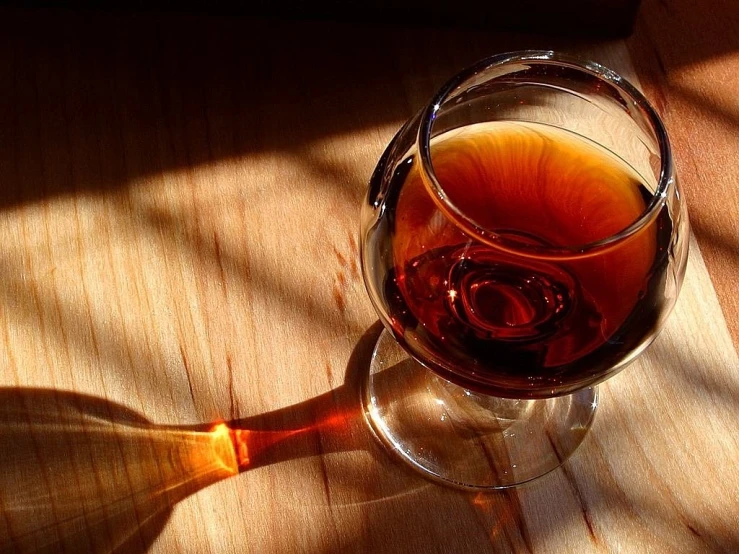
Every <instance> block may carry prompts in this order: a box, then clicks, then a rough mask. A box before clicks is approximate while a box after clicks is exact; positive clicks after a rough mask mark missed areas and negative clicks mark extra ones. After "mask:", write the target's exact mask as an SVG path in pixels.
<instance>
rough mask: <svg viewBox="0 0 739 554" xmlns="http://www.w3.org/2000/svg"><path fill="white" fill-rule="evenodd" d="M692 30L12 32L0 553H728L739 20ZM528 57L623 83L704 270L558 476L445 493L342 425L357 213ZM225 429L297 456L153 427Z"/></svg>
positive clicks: (236, 23) (738, 318)
mask: <svg viewBox="0 0 739 554" xmlns="http://www.w3.org/2000/svg"><path fill="white" fill-rule="evenodd" d="M697 10H698V8H693V7H691V3H690V2H687V1H685V0H679V1H675V2H672V1H670V0H668V2H666V3H658V2H650V1H647V2H645V5H644V6H643V9H642V13H641V15H640V19H639V21H638V22H637V29H636V33H635V35H634V36H633V37H631V38H630V39H628V40H627V41H625V42H622V41H609V42H598V41H588V42H573V41H565V40H562V39H553V38H547V37H542V36H522V35H512V34H500V33H498V34H493V33H486V32H483V31H479V30H478V31H470V30H442V29H423V28H414V29H406V28H402V27H392V28H390V27H388V28H377V27H362V26H358V25H349V24H343V25H342V24H335V23H311V24H301V23H276V22H253V21H248V20H231V21H229V20H225V19H218V18H213V19H199V20H198V19H190V18H187V17H170V18H165V17H153V16H149V17H125V16H118V17H112V16H106V15H101V14H82V15H73V14H55V13H11V12H6V13H4V14H3V15H4V17H2V19H1V20H0V83H2V85H3V86H2V89H0V176H1V178H2V188H1V189H0V214H1V215H0V276H1V278H2V283H3V285H4V286H3V287H2V288H1V289H0V333H1V337H2V339H1V345H2V346H0V385H1V386H2V387H3V388H2V389H0V401H2V402H0V403H1V404H2V406H3V407H2V408H0V473H2V474H3V475H4V476H3V477H0V489H1V490H2V491H3V494H2V495H0V511H2V513H3V516H4V517H3V518H0V544H2V549H4V550H8V551H14V550H15V551H23V550H32V549H33V548H40V549H46V551H50V552H55V551H64V550H65V549H66V551H68V552H83V551H97V552H110V551H113V550H116V549H117V550H118V551H119V552H145V551H150V552H161V553H169V552H217V553H227V552H239V553H245V552H259V553H263V552H275V553H277V552H308V553H332V552H398V553H406V552H408V553H410V552H439V553H441V552H475V553H477V552H535V553H539V552H736V551H739V528H738V527H737V525H736V522H737V519H739V469H737V468H738V467H739V433H737V421H739V359H738V358H737V351H736V344H737V343H738V342H737V341H738V340H739V304H737V300H736V297H735V295H734V291H735V290H736V286H735V285H734V276H735V275H736V274H737V270H739V259H738V258H737V251H739V228H738V227H737V220H736V215H735V214H736V213H737V211H739V176H738V175H737V166H736V160H735V158H736V154H737V151H738V149H737V147H738V146H739V141H738V139H737V132H736V130H737V122H739V103H737V102H738V101H737V96H736V94H735V91H736V90H737V88H738V87H739V43H737V42H736V41H737V39H736V37H737V36H739V20H738V15H737V10H736V8H735V7H734V6H733V5H732V3H731V2H730V1H728V0H727V1H726V2H724V3H719V2H717V3H716V5H715V6H714V7H713V9H709V8H707V7H703V8H701V11H700V12H698V11H697ZM522 47H554V48H558V49H564V50H567V51H569V52H574V53H580V54H582V55H585V56H588V57H591V58H594V59H596V60H597V61H600V62H601V63H604V64H605V65H608V66H610V67H612V68H613V69H615V70H617V71H619V72H621V73H623V74H624V75H625V76H627V77H629V78H630V79H633V80H634V81H635V82H637V83H641V85H642V87H643V88H644V89H645V90H646V92H647V95H648V96H649V97H650V98H652V99H653V100H654V101H655V104H656V105H657V107H658V110H659V111H660V112H661V113H662V114H663V115H664V117H665V120H666V123H667V126H668V130H669V131H670V133H671V136H672V139H673V143H674V147H675V152H676V157H677V168H678V173H679V176H680V180H681V184H682V186H683V187H684V190H685V192H686V196H687V198H688V202H689V206H690V208H691V218H692V223H693V226H694V229H695V231H696V233H695V234H696V239H697V242H696V241H694V242H693V244H692V251H691V257H690V262H689V267H688V274H687V277H686V281H685V285H684V288H683V291H682V294H681V297H680V300H679V302H678V305H677V308H676V310H675V312H674V314H673V316H672V317H671V319H670V321H669V323H668V325H667V328H666V329H665V331H664V333H663V334H662V336H661V337H660V338H659V339H658V341H657V342H656V343H655V344H654V345H653V346H652V347H651V348H650V350H649V351H648V352H647V353H646V354H645V355H644V356H643V357H642V358H641V359H640V360H639V361H638V362H636V363H635V364H634V365H633V366H631V367H630V368H629V369H627V370H626V371H624V372H622V373H621V374H619V375H618V376H617V377H615V378H613V379H612V380H610V381H609V382H607V383H606V384H604V385H603V386H602V388H601V391H602V404H601V408H600V409H599V413H598V416H597V419H596V423H595V425H594V428H593V430H592V432H591V433H590V435H589V436H588V438H587V439H586V441H585V443H584V444H583V446H582V447H581V448H580V450H579V451H578V452H577V453H576V455H575V456H574V457H573V458H572V459H571V460H570V461H568V462H567V463H566V464H565V465H564V466H563V468H562V469H560V470H557V471H556V472H554V473H553V474H551V475H549V476H547V477H545V478H543V479H540V480H538V481H536V482H534V483H533V484H530V485H528V486H525V487H522V488H520V489H515V490H510V491H506V492H501V493H495V494H472V493H462V492H458V491H455V490H449V489H445V488H441V487H439V486H436V485H432V484H431V483H429V482H427V481H425V480H423V479H422V478H420V477H417V476H416V475H415V474H413V473H411V472H409V471H408V470H406V468H405V467H404V466H401V465H399V464H398V463H396V462H394V461H393V460H392V459H391V458H390V457H388V456H387V455H386V453H385V451H384V450H383V449H382V448H380V447H379V446H378V445H377V444H376V443H375V442H374V440H373V438H372V437H371V435H370V433H369V431H368V430H367V428H366V427H365V425H364V422H363V420H362V417H361V414H360V412H359V407H358V405H357V395H356V394H355V393H356V389H355V386H354V385H355V384H356V381H357V376H358V375H360V374H361V371H362V370H363V368H364V366H365V364H366V363H367V359H368V355H369V352H370V351H371V346H372V340H373V339H374V338H376V337H377V333H378V327H377V324H376V321H377V317H376V316H375V314H374V313H373V311H372V308H371V306H370V303H369V300H368V298H367V296H366V294H365V292H364V288H363V284H362V282H361V276H360V274H359V270H358V266H357V257H358V253H357V242H356V237H357V230H358V221H359V218H358V214H359V205H360V201H361V198H362V196H363V193H364V187H365V183H366V182H367V180H368V177H369V175H370V173H371V171H372V169H373V168H374V165H375V163H376V161H377V159H378V158H379V156H380V154H381V153H382V150H383V148H384V146H385V145H386V143H387V142H388V141H389V139H390V138H391V137H392V135H393V133H394V132H395V130H396V129H397V128H398V126H399V125H400V124H401V123H402V122H403V121H404V120H405V119H407V118H408V117H409V116H410V115H411V114H412V113H414V112H415V111H416V110H417V109H418V108H419V107H420V106H421V105H423V103H424V102H425V101H426V100H427V99H428V97H429V95H430V94H431V93H432V92H433V91H434V90H435V89H436V88H437V87H438V86H439V85H440V84H441V83H442V82H443V81H444V80H445V79H446V78H447V77H448V76H450V75H451V74H453V73H454V72H456V71H457V70H459V69H460V68H461V67H463V66H465V65H468V64H469V63H470V62H472V61H475V60H476V59H478V58H481V57H483V56H486V55H489V54H492V53H495V52H500V51H506V50H513V49H519V48H522ZM732 337H733V341H732ZM144 418H145V419H144ZM233 419H241V420H242V424H243V425H244V426H245V427H248V428H253V429H260V430H262V431H264V433H267V434H265V435H264V436H265V437H266V436H268V433H269V432H270V430H272V431H274V430H276V429H280V428H286V429H300V430H301V432H300V433H297V434H295V435H294V436H292V438H291V439H290V440H282V443H281V445H280V444H278V445H277V446H276V447H274V448H271V447H270V448H271V449H267V448H265V450H264V452H265V454H264V455H263V456H262V457H261V458H258V459H253V460H252V461H250V469H249V470H248V471H245V472H243V473H241V474H240V475H238V476H234V477H231V478H229V479H225V480H220V479H222V478H223V477H227V476H229V475H232V474H233V473H234V471H233V468H232V466H231V464H232V461H228V460H226V461H224V460H225V458H223V456H222V455H221V454H220V452H221V450H220V446H219V445H221V446H222V443H221V442H219V441H221V438H222V436H221V435H218V433H217V432H215V433H210V434H208V435H202V434H197V433H195V434H192V433H189V432H187V431H185V430H181V429H180V430H173V429H171V428H170V427H169V426H193V428H197V429H200V430H204V429H208V428H210V423H212V422H216V421H222V420H233ZM145 420H146V421H145ZM8 426H11V427H12V429H11V427H8ZM8 429H11V431H12V432H11V431H8ZM132 429H133V430H132ZM204 436H207V437H209V438H208V439H207V440H204V439H202V437H204ZM270 436H271V435H270ZM100 437H103V438H105V437H107V440H103V439H101V438H100ZM193 437H195V438H193ZM264 440H265V441H266V440H267V439H264ZM206 443H207V444H206ZM183 444H184V445H191V446H187V447H183V446H182V445H183ZM265 444H266V443H265ZM203 445H205V446H203ZM214 445H216V446H214ZM173 452H175V453H176V454H173ZM188 475H190V476H193V477H192V478H191V479H190V478H188ZM216 481H218V482H217V483H216V484H212V485H210V486H207V487H205V485H208V484H210V483H211V482H216ZM198 489H200V490H198ZM88 491H89V495H88V494H87V493H88ZM75 514H77V515H75ZM44 518H46V519H44ZM65 522H66V523H65Z"/></svg>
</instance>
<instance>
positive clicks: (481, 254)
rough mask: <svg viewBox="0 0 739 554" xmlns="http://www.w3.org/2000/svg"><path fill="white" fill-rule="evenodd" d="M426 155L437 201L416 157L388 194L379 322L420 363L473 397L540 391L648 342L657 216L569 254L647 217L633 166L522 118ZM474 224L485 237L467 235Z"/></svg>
mask: <svg viewBox="0 0 739 554" xmlns="http://www.w3.org/2000/svg"><path fill="white" fill-rule="evenodd" d="M431 152H432V162H433V166H434V172H435V174H436V176H437V179H438V181H439V183H440V184H441V187H442V189H443V193H444V195H445V202H444V203H442V202H440V201H438V200H435V198H434V196H432V194H431V193H430V192H429V188H428V187H427V186H426V184H424V182H423V179H422V175H421V173H420V172H419V168H418V164H417V163H416V162H415V161H414V158H413V156H409V157H408V158H407V159H406V161H405V162H403V163H402V164H400V165H399V167H398V168H397V170H396V173H395V176H394V180H395V182H394V183H393V184H392V185H391V188H393V187H394V188H395V189H396V190H397V191H398V192H397V194H396V195H395V196H394V197H393V198H389V199H388V200H387V202H388V204H389V205H388V206H387V209H388V210H389V211H390V213H392V216H391V230H390V238H389V240H390V245H391V257H392V261H391V266H392V267H391V269H390V271H388V273H387V275H386V277H385V283H384V295H385V300H386V305H387V310H388V312H387V315H388V319H389V323H390V325H391V327H392V329H393V332H394V334H395V335H396V337H397V338H398V339H399V340H400V341H401V343H402V344H403V345H404V346H405V347H406V348H407V349H408V350H410V351H411V352H412V353H413V354H414V355H416V357H417V358H418V359H420V360H421V361H423V362H424V363H426V364H427V365H429V366H430V367H431V368H432V369H435V370H436V371H438V372H439V373H440V374H442V375H443V376H444V377H446V378H448V379H450V380H452V381H454V382H456V383H457V384H460V385H462V386H465V387H468V388H471V389H475V390H480V391H483V392H486V393H489V394H496V395H501V396H511V397H543V396H551V395H553V394H564V393H567V392H571V391H572V390H575V389H578V388H580V387H582V386H584V385H586V384H590V383H593V382H596V381H598V380H601V379H603V378H605V377H606V376H607V375H608V374H609V372H610V371H612V370H613V368H614V367H615V366H617V365H618V364H619V363H621V362H622V361H624V360H625V359H627V358H628V357H629V356H630V355H631V354H632V353H633V352H634V351H635V350H636V349H638V348H639V347H640V346H642V345H643V344H645V343H646V342H647V341H648V340H649V338H651V336H653V335H654V333H655V332H656V324H657V321H658V320H659V319H660V317H661V312H662V305H663V304H664V300H663V298H664V294H663V290H662V289H663V286H664V285H663V283H664V273H665V271H666V269H667V265H668V260H667V255H666V252H667V250H668V247H669V241H670V235H671V222H670V220H669V216H668V214H667V209H666V208H664V209H663V212H662V213H661V214H660V216H659V217H658V218H657V219H655V220H654V221H653V222H652V223H650V224H649V225H647V226H645V227H644V228H642V229H641V230H639V231H638V232H637V233H635V234H634V235H632V236H630V237H629V238H628V239H625V240H622V241H619V242H617V243H615V244H613V245H610V246H606V247H602V248H596V249H592V250H588V251H587V255H584V254H582V253H579V254H578V252H579V249H578V247H579V246H582V245H586V244H590V243H594V242H596V241H600V240H603V239H607V238H609V237H611V236H613V235H614V234H617V233H619V232H620V231H622V230H624V229H625V228H627V227H628V226H629V225H630V224H632V223H633V222H634V221H636V220H637V219H639V217H640V215H641V214H642V213H644V211H645V210H646V208H647V204H648V203H649V201H650V200H651V194H650V193H649V192H648V189H647V187H646V186H645V185H644V184H643V180H642V178H641V177H640V176H639V175H638V174H637V173H636V172H635V171H634V170H633V169H632V168H631V167H630V166H629V165H627V164H626V163H625V162H624V161H622V160H621V159H620V158H618V157H616V156H615V155H614V154H612V153H610V152H609V151H608V150H606V149H605V148H602V147H600V146H598V145H596V144H595V143H593V142H591V141H588V140H586V139H584V138H582V137H580V136H578V135H575V134H573V133H569V132H566V131H563V130H560V129H556V128H553V127H549V126H546V125H541V124H532V123H523V122H494V123H485V124H478V125H472V126H469V127H463V128H461V129H456V130H454V131H451V132H448V133H445V134H444V135H442V136H440V137H437V138H436V139H434V141H433V143H432V146H431ZM450 204H451V205H452V206H454V208H455V210H456V211H455V210H454V209H451V210H450V209H449V208H448V206H449V205H450ZM455 214H456V215H455ZM459 214H464V221H462V219H461V218H460V216H459ZM455 220H456V223H455ZM470 221H471V222H474V226H475V227H476V228H478V229H482V230H484V231H485V232H486V233H487V235H486V236H487V237H488V238H485V236H482V235H475V234H473V233H472V232H470V231H469V230H468V231H465V230H464V229H470V228H471V226H470V225H469V222H470ZM465 222H467V224H466V225H465ZM496 237H499V238H502V239H504V240H503V241H500V240H498V239H497V238H496ZM506 241H507V242H506ZM504 244H507V245H508V247H507V248H506V247H504ZM511 245H513V247H511ZM552 252H559V254H557V255H551V253H552ZM562 252H571V255H569V256H564V255H562V254H561V253H562Z"/></svg>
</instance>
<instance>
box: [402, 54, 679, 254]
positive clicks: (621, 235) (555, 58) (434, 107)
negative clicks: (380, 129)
mask: <svg viewBox="0 0 739 554" xmlns="http://www.w3.org/2000/svg"><path fill="white" fill-rule="evenodd" d="M519 62H539V63H542V64H546V63H548V62H552V63H553V64H557V65H560V66H565V67H569V68H571V69H575V70H578V71H582V72H583V73H586V74H589V75H591V76H594V77H596V78H598V79H601V80H603V81H605V82H607V83H608V84H610V85H611V86H613V87H615V88H616V89H617V90H619V91H620V92H621V93H623V94H625V95H626V96H627V97H628V98H629V99H630V100H632V101H633V102H634V103H635V104H636V105H637V106H638V108H639V109H640V110H641V111H642V112H643V114H644V115H646V117H647V119H648V122H649V124H650V126H651V128H652V131H653V132H654V134H655V136H656V139H657V143H658V146H659V154H660V173H659V178H658V181H657V187H656V189H655V190H654V192H653V193H652V195H653V196H652V199H651V201H650V202H649V204H648V205H647V207H646V208H645V209H644V211H643V212H642V213H641V215H640V216H639V217H638V218H636V219H635V220H634V221H633V222H632V223H631V224H629V225H628V226H627V227H625V228H624V229H622V230H621V231H619V232H617V233H614V234H612V235H611V236H609V237H606V238H603V239H600V240H597V241H594V242H589V243H585V244H581V245H567V246H538V245H536V246H535V245H531V244H524V243H521V242H518V241H515V240H511V239H508V238H505V237H503V236H501V235H500V234H498V233H496V232H494V231H491V230H489V229H484V228H482V227H480V226H479V225H477V223H475V222H474V221H472V220H471V219H470V218H469V217H468V216H466V215H465V214H464V213H463V212H462V211H461V210H459V209H458V208H457V207H456V206H455V205H454V204H453V203H452V202H451V201H450V200H449V198H447V195H446V193H445V191H444V187H443V186H442V185H441V183H440V182H439V180H438V179H437V177H436V173H435V171H434V165H433V162H432V161H431V130H432V127H433V124H434V121H435V119H436V117H437V115H438V112H439V110H440V109H441V107H442V105H443V104H444V102H445V101H446V100H447V99H449V97H450V95H451V93H453V92H454V91H455V90H456V89H457V88H458V87H459V86H460V85H462V84H464V82H465V81H468V80H470V79H471V78H473V77H474V76H475V75H477V74H478V73H480V72H482V71H487V70H490V69H492V68H494V67H499V66H503V65H507V64H511V63H519ZM416 144H417V150H418V155H419V159H420V174H421V176H422V180H423V182H424V183H425V184H426V186H427V187H428V188H429V192H430V193H431V195H432V197H433V199H434V201H435V202H436V204H437V205H438V207H439V208H440V209H441V210H442V212H443V213H444V214H445V215H446V216H447V217H449V218H450V219H451V220H452V222H453V223H454V224H455V225H457V226H458V227H461V228H462V230H463V231H465V232H466V233H467V234H471V235H472V236H473V237H474V238H476V239H478V240H481V241H482V242H484V243H486V244H489V245H490V246H493V247H495V248H498V249H501V250H504V251H506V252H510V253H512V254H517V255H528V256H532V257H536V258H539V259H559V260H562V259H577V258H583V257H588V255H589V254H593V253H594V252H595V251H597V252H600V251H602V250H603V249H605V248H606V247H609V246H615V245H616V244H618V243H621V242H622V241H624V240H626V239H627V238H629V237H632V236H633V235H635V234H636V233H638V232H639V231H640V230H641V229H643V228H644V227H646V226H647V225H649V224H650V223H651V222H652V221H653V220H654V219H656V217H657V216H658V214H659V212H660V210H661V209H662V207H663V206H664V205H665V203H666V201H667V194H668V191H669V190H670V189H671V188H672V187H673V186H674V180H675V177H674V167H673V160H672V150H671V148H670V142H669V138H668V136H667V131H666V129H665V127H664V124H663V123H662V120H661V118H660V117H659V115H658V114H657V112H656V111H655V109H654V108H653V107H652V105H651V104H650V103H649V101H648V100H647V99H646V98H645V97H644V95H643V94H642V93H641V92H640V91H639V90H638V89H637V88H636V87H635V86H634V85H632V84H631V83H630V82H628V81H627V80H626V79H624V78H623V77H622V76H621V75H619V74H618V73H616V72H615V71H613V70H611V69H608V68H607V67H605V66H603V65H601V64H599V63H597V62H593V61H589V60H585V59H581V58H577V57H575V56H570V55H566V54H560V53H556V52H554V51H553V50H521V51H516V52H507V53H503V54H497V55H494V56H490V57H488V58H484V59H482V60H480V61H478V62H477V63H475V64H473V65H471V66H469V67H467V68H465V69H463V70H462V71H460V72H459V73H457V74H456V75H454V76H453V77H452V78H451V79H449V80H448V81H447V82H446V83H445V84H444V85H443V86H442V87H441V88H440V89H439V90H438V91H437V92H436V94H435V95H434V96H433V97H432V99H431V101H430V102H429V103H428V104H427V105H426V107H425V108H424V109H423V111H422V112H421V121H420V125H419V128H418V135H417V137H416Z"/></svg>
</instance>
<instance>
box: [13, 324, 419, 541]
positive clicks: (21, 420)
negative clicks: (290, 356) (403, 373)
mask: <svg viewBox="0 0 739 554" xmlns="http://www.w3.org/2000/svg"><path fill="white" fill-rule="evenodd" d="M378 334H379V323H378V324H377V325H375V326H373V327H372V328H370V330H369V331H368V332H367V333H366V334H365V336H364V337H363V338H362V340H360V342H359V343H358V345H357V347H356V348H355V350H354V352H353V354H352V356H351V358H350V361H349V364H348V369H347V373H346V381H345V383H344V385H342V386H341V387H338V388H337V389H335V390H333V391H331V392H328V393H326V394H323V395H321V396H318V397H316V398H313V399H311V400H308V401H306V402H303V403H301V404H298V405H295V406H291V407H289V408H285V409H282V410H278V411H274V412H270V413H266V414H263V415H260V416H255V417H251V418H247V419H242V420H235V421H232V422H229V423H225V422H219V423H211V424H203V425H198V426H191V427H173V426H163V425H156V424H154V423H152V422H149V421H148V420H146V419H145V418H144V417H143V416H141V415H140V414H137V413H136V412H133V411H131V410H128V409H127V408H124V407H122V406H119V405H116V404H113V403H111V402H108V401H106V400H103V399H100V398H95V397H92V396H87V395H82V394H77V393H73V392H65V391H57V390H50V389H34V388H3V389H0V452H2V454H0V511H2V513H3V516H4V518H3V519H1V520H0V551H2V552H39V551H42V552H58V551H65V552H116V553H119V554H122V553H141V552H145V551H146V550H147V549H148V548H149V546H150V544H151V543H152V541H153V540H154V539H155V538H156V537H157V536H158V535H159V533H160V532H161V530H162V528H163V527H164V525H165V524H166V522H167V520H168V518H169V515H170V514H171V511H172V509H173V507H174V506H175V505H176V504H177V503H178V502H180V501H181V500H183V499H184V498H186V497H187V496H189V495H191V494H193V493H195V492H197V491H198V490H201V489H203V488H205V487H207V486H209V485H211V484H213V483H215V482H218V481H221V480H223V479H226V478H228V477H231V476H234V475H237V474H238V473H240V472H244V471H249V470H252V469H256V468H259V467H262V466H266V465H272V464H277V463H280V462H282V461H287V460H294V459H296V458H301V457H312V456H321V457H322V456H324V455H325V454H328V453H331V452H347V451H355V450H364V451H368V452H370V454H372V455H376V456H384V452H383V451H382V450H381V449H380V447H379V446H378V445H376V444H375V441H374V439H373V438H372V436H371V434H370V431H369V429H368V428H367V426H366V425H365V423H364V416H363V410H362V406H361V402H360V389H359V387H360V380H361V370H362V368H363V367H367V365H368V363H369V359H368V357H369V356H370V355H371V353H372V347H373V346H374V343H375V341H376V339H377V336H378ZM322 467H323V468H324V475H323V479H324V484H325V486H326V489H327V492H328V486H329V485H328V476H327V475H326V473H325V466H322ZM347 469H348V470H349V471H348V473H347V475H348V477H347V478H346V479H344V480H341V482H340V485H341V486H347V487H349V486H354V487H362V486H369V485H371V484H369V483H367V482H366V481H367V480H366V479H361V478H359V479H357V478H356V477H357V474H356V472H352V471H351V468H350V467H347ZM352 475H354V477H352ZM425 486H428V484H427V483H426V482H425V481H423V480H421V479H420V478H418V477H415V476H413V477H410V476H407V475H405V474H404V473H403V472H400V475H399V476H398V478H392V479H388V480H387V482H386V483H385V486H384V488H383V491H382V494H380V495H378V494H377V490H375V489H373V491H372V495H371V496H372V498H373V500H372V501H373V502H380V501H381V500H382V498H384V497H387V498H397V497H398V496H402V495H404V494H410V493H411V492H413V489H416V488H422V487H425ZM328 502H329V503H331V496H330V494H329V495H328Z"/></svg>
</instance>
